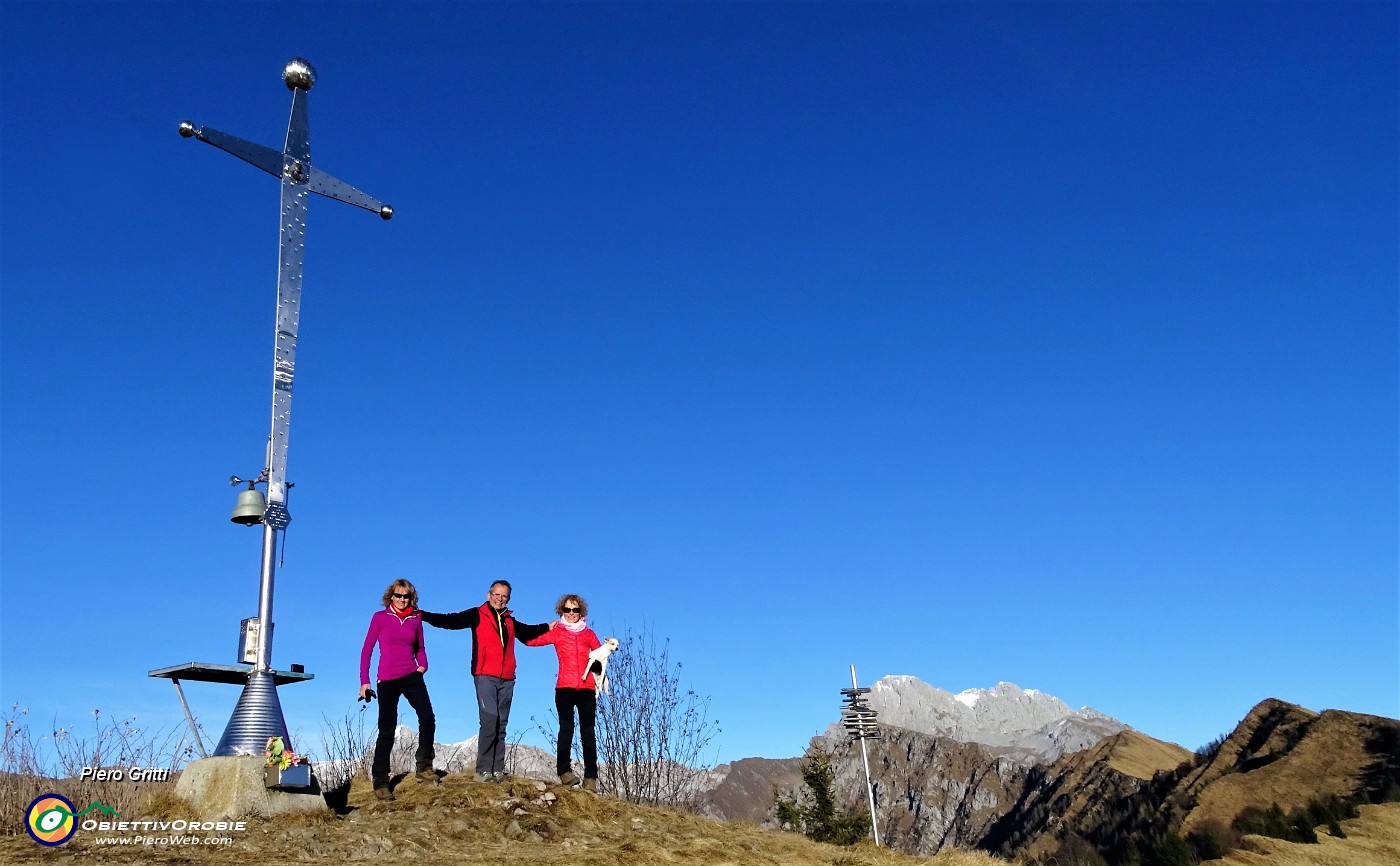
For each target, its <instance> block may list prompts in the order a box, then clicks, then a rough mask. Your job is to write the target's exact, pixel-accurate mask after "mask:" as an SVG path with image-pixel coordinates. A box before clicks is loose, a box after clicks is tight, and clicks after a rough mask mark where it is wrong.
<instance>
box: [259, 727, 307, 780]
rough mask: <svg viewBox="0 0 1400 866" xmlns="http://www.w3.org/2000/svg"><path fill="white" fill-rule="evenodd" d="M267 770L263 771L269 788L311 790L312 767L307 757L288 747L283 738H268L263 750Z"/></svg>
mask: <svg viewBox="0 0 1400 866" xmlns="http://www.w3.org/2000/svg"><path fill="white" fill-rule="evenodd" d="M263 758H264V759H265V764H266V769H264V770H263V783H264V785H265V786H266V787H268V788H278V789H288V788H298V789H300V788H309V787H311V765H310V764H309V763H307V760H306V756H305V755H298V754H297V753H296V752H293V751H292V750H291V749H288V748H287V747H286V744H285V743H283V742H282V738H281V737H268V738H267V746H266V747H264V748H263Z"/></svg>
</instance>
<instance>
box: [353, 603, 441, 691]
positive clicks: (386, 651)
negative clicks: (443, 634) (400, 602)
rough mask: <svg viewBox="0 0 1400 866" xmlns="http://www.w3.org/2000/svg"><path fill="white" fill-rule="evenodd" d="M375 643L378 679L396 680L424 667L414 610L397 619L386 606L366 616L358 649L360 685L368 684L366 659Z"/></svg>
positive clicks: (424, 653)
mask: <svg viewBox="0 0 1400 866" xmlns="http://www.w3.org/2000/svg"><path fill="white" fill-rule="evenodd" d="M376 643H377V644H379V676H378V677H377V679H378V680H380V681H384V680H396V679H398V678H399V677H406V676H408V675H409V674H411V673H413V672H414V671H416V670H418V669H419V668H423V670H425V671H426V670H427V669H428V650H427V647H425V646H424V644H423V620H422V618H421V617H419V616H418V611H416V610H415V611H413V613H411V614H409V615H408V616H407V617H405V618H403V619H399V616H398V614H396V613H393V612H392V611H390V610H389V608H387V607H386V608H384V609H383V610H381V611H379V612H378V613H376V614H375V615H374V616H372V617H370V618H369V631H368V632H366V634H365V645H364V646H363V647H362V648H361V649H360V685H369V659H370V655H371V654H373V652H374V645H375V644H376Z"/></svg>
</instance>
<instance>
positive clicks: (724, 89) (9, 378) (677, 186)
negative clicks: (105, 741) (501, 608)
mask: <svg viewBox="0 0 1400 866" xmlns="http://www.w3.org/2000/svg"><path fill="white" fill-rule="evenodd" d="M0 15H3V19H2V20H0V25H3V26H2V27H0V32H3V36H0V40H3V45H2V46H0V47H3V51H0V69H3V110H2V111H0V123H2V124H3V139H2V140H0V154H3V164H0V172H2V173H3V189H2V190H0V192H3V204H4V213H3V217H0V219H3V249H0V267H3V353H4V354H3V363H4V367H3V376H4V378H3V449H4V450H3V515H2V516H3V580H4V585H3V593H0V604H3V620H2V622H3V638H0V650H3V678H0V699H3V703H4V705H5V706H6V707H8V706H9V705H10V704H11V703H13V702H15V701H18V702H20V703H21V704H22V705H24V706H28V707H30V708H31V718H34V719H37V720H38V722H40V723H41V726H42V724H43V723H46V722H47V721H48V720H49V719H51V718H56V719H57V720H58V721H59V723H60V724H73V723H77V722H81V721H82V720H83V718H84V717H85V716H86V714H88V713H89V712H90V711H91V710H92V709H93V708H95V707H97V708H101V709H102V710H103V711H104V712H106V713H113V714H117V713H122V714H128V713H136V714H137V716H138V719H140V720H142V721H144V722H145V723H146V724H148V725H151V726H156V725H175V724H179V723H180V721H181V717H180V715H179V709H178V704H177V702H176V700H175V696H174V694H173V691H172V690H171V688H170V686H169V685H168V684H167V683H166V682H164V681H158V680H151V679H148V678H147V677H146V672H147V671H148V670H151V669H154V668H158V667H163V666H167V665H171V664H176V663H179V662H184V661H207V662H232V660H233V655H234V651H235V648H236V643H237V629H238V621H239V620H240V619H242V618H243V617H247V616H252V615H255V613H256V607H257V583H258V580H257V578H258V532H257V531H256V530H250V529H245V528H242V527H238V526H235V525H233V524H231V523H229V522H228V513H229V510H230V509H231V508H232V506H233V503H234V498H235V491H234V490H232V489H230V488H229V487H228V486H227V485H226V483H225V479H227V478H228V476H230V475H232V474H238V475H244V476H247V475H249V474H255V473H256V472H257V471H258V469H259V467H260V466H261V463H262V457H263V445H264V442H265V439H266V436H267V430H268V416H269V400H270V394H271V389H270V377H271V356H272V337H273V334H272V327H273V310H274V305H275V276H276V226H277V207H278V205H277V200H278V190H277V183H276V181H275V180H274V179H273V178H271V177H269V176H267V175H265V174H263V173H261V172H259V171H257V170H255V169H253V168H252V167H250V166H248V165H246V164H244V163H242V162H240V161H238V160H236V159H234V158H233V157H231V156H229V155H227V154H225V153H222V152H220V151H218V150H216V149H214V148H211V147H209V146H207V145H204V144H200V143H198V142H193V141H186V140H183V139H181V138H180V137H179V136H178V135H177V134H176V127H177V124H178V123H179V121H181V120H183V119H190V120H193V121H195V122H196V123H200V124H206V125H208V126H211V127H214V128H217V129H220V130H223V131H226V132H229V133H232V134H234V135H237V136H240V137H243V138H246V139H250V140H253V141H256V142H259V143H262V144H266V145H270V146H273V147H279V146H280V145H281V142H282V138H283V136H284V134H285V129H286V121H287V112H288V106H289V104H290V99H289V96H288V92H287V90H286V88H285V87H284V86H283V84H282V82H281V79H280V72H281V69H282V66H283V64H284V63H285V62H286V60H287V59H288V58H290V57H294V56H304V57H306V58H308V59H310V61H311V62H312V63H313V64H314V65H315V67H316V68H317V70H318V72H319V74H320V80H319V82H318V84H317V85H316V87H315V89H313V90H312V91H311V94H310V107H311V141H312V158H313V162H314V163H315V164H316V165H318V166H319V167H321V168H323V169H325V170H327V171H329V172H330V173H332V174H334V175H336V176H338V177H340V178H342V179H343V180H345V181H347V182H349V183H352V184H354V185H356V186H358V187H360V188H361V189H363V190H365V191H366V192H369V193H370V194H372V195H375V196H377V197H379V198H382V199H383V200H385V201H387V202H389V203H391V204H392V205H393V206H394V207H395V209H396V212H397V216H396V217H395V218H394V219H393V220H392V221H391V222H389V223H384V222H382V221H381V220H379V219H378V218H377V217H375V216H374V215H372V214H369V213H367V212H365V211H361V210H357V209H355V208H351V207H348V206H346V205H343V204H340V203H337V202H332V201H329V200H326V199H321V198H313V199H312V201H311V203H310V214H309V229H308V249H307V255H306V278H305V292H304V296H303V306H302V324H301V342H300V346H299V352H298V366H297V390H296V399H295V402H294V404H293V405H294V412H293V416H292V428H291V440H290V441H291V448H290V456H289V477H290V479H291V480H292V481H294V482H295V483H296V485H297V486H296V490H295V491H294V493H293V496H292V500H291V511H292V514H293V517H294V522H293V524H292V527H291V531H290V535H289V538H288V539H287V547H286V566H285V568H284V569H283V570H281V571H279V573H278V583H277V596H276V622H277V630H278V631H277V642H276V646H275V649H274V655H273V660H274V663H275V664H276V665H277V666H279V667H285V666H286V665H287V664H288V663H291V662H301V663H303V664H305V665H306V667H307V669H308V670H309V671H311V672H313V673H315V674H316V679H315V681H314V682H312V683H309V684H305V685H298V686H294V687H290V688H287V689H284V690H283V692H282V700H283V704H284V707H285V710H286V714H287V717H288V721H289V724H290V725H291V727H292V729H293V731H294V732H300V734H301V742H300V743H299V745H301V746H302V748H304V749H311V750H312V751H314V750H315V748H316V745H317V743H316V739H315V736H314V732H315V731H316V729H317V728H318V727H319V726H320V724H321V717H322V714H325V715H328V716H330V717H332V718H335V717H337V716H339V715H341V714H342V713H343V712H344V711H345V710H346V709H347V708H350V707H352V706H354V703H353V702H354V697H355V693H356V685H357V684H356V679H357V677H356V664H357V657H358V652H359V646H360V642H361V640H362V638H363V635H364V630H365V626H366V624H367V622H368V618H369V616H370V614H371V613H372V612H373V610H374V609H375V606H376V604H377V602H378V598H379V595H380V593H381V592H382V590H383V588H384V586H385V585H386V584H387V583H388V582H389V581H390V580H391V579H393V578H396V577H407V578H409V579H411V580H413V581H414V582H415V583H416V584H417V585H418V587H419V588H420V590H421V592H422V596H423V600H424V605H425V606H426V607H428V608H429V609H437V610H457V609H461V608H465V607H469V606H474V605H476V604H478V603H480V602H481V601H483V600H484V598H485V593H486V586H487V584H488V583H489V582H490V581H491V580H492V579H495V578H506V579H509V580H511V581H512V582H513V583H514V584H515V587H516V593H515V600H514V604H513V607H514V608H515V610H516V611H517V613H518V614H519V616H520V617H521V618H522V619H524V620H526V621H540V620H543V619H546V618H547V617H548V616H549V615H550V608H551V605H552V603H553V600H554V598H555V597H556V596H557V595H558V594H559V593H561V592H564V591H573V592H578V593H582V594H583V595H584V596H586V597H587V598H588V600H589V601H590V603H591V604H592V606H593V609H594V616H593V620H594V622H595V625H596V626H597V628H598V630H599V631H600V633H603V634H612V633H615V632H617V631H620V630H621V629H622V627H623V626H624V624H631V625H634V626H636V625H641V624H643V623H647V624H649V625H650V627H651V628H652V629H654V631H655V632H656V633H657V634H659V635H662V636H665V637H669V638H670V640H671V648H672V652H673V655H674V657H675V658H677V659H679V660H681V661H682V662H683V663H684V665H685V666H684V674H685V676H686V678H687V679H688V681H689V682H690V683H691V684H693V686H694V688H695V689H696V690H697V691H699V692H701V693H703V694H708V695H711V696H712V698H713V713H714V715H715V716H716V717H717V718H718V719H719V720H720V722H721V725H722V728H723V734H722V735H721V737H720V738H719V740H718V744H719V751H718V753H717V756H718V757H719V759H721V760H730V759H734V758H739V757H744V756H748V755H766V756H785V755H795V754H798V753H800V752H801V750H802V749H803V747H804V745H805V743H806V740H807V738H808V737H809V736H810V735H812V734H813V733H815V732H817V731H819V730H820V729H822V728H824V726H825V725H826V724H827V723H828V722H830V721H832V720H834V719H835V717H836V712H837V707H838V703H839V694H838V689H840V688H841V687H842V686H844V685H848V683H849V681H848V670H847V666H848V665H849V664H852V663H854V664H856V665H857V666H858V669H859V672H860V674H861V679H862V680H864V681H866V682H869V681H871V680H874V679H876V678H877V677H879V676H882V675H885V674H912V675H914V676H917V677H919V678H921V679H923V680H925V681H927V682H929V683H931V684H933V685H935V686H938V687H941V688H945V689H949V690H951V691H954V692H956V691H961V690H963V689H966V688H973V687H990V686H992V685H993V684H995V683H996V682H998V681H1001V680H1006V681H1011V682H1015V683H1017V684H1019V685H1021V686H1022V687H1025V688H1036V689H1040V690H1042V691H1045V692H1049V693H1050V694H1053V695H1056V696H1058V697H1060V698H1062V699H1064V700H1065V701H1067V702H1069V703H1070V704H1071V705H1074V706H1081V705H1090V706H1093V707H1095V708H1096V709H1099V710H1101V711H1103V712H1106V713H1108V714H1110V715H1113V716H1115V717H1117V718H1119V719H1121V720H1123V721H1124V722H1126V723H1128V724H1130V725H1132V726H1134V727H1136V728H1138V729H1140V730H1142V731H1145V732H1147V733H1149V734H1152V735H1154V736H1157V737H1160V738H1163V739H1167V740H1172V741H1175V742H1179V743H1181V744H1183V745H1185V746H1187V747H1195V746H1197V745H1200V744H1202V743H1204V742H1206V741H1208V740H1210V739H1211V738H1212V737H1214V736H1215V735H1217V734H1219V733H1221V732H1223V731H1226V730H1229V729H1230V728H1231V727H1233V725H1234V724H1235V723H1236V722H1237V721H1238V720H1239V719H1240V718H1241V717H1242V716H1243V715H1244V714H1245V713H1246V712H1247V711H1248V710H1249V709H1250V708H1251V707H1252V706H1253V705H1254V704H1255V703H1257V702H1258V701H1260V700H1262V699H1264V698H1267V697H1278V698H1282V699H1284V700H1287V701H1293V702H1296V703H1299V704H1302V705H1304V706H1307V707H1310V708H1313V709H1318V710H1320V709H1323V708H1327V707H1337V708H1343V709H1349V710H1356V711H1362V712H1369V713H1378V714H1383V715H1389V716H1396V715H1400V703H1398V702H1397V691H1400V673H1398V672H1397V655H1400V639H1397V619H1400V605H1398V604H1397V369H1398V366H1397V253H1396V249H1397V153H1400V144H1398V143H1397V80H1398V79H1397V53H1398V52H1397V33H1400V27H1398V26H1397V7H1396V6H1395V4H1394V3H1373V4H1365V3H1345V2H1336V3H1330V2H1329V3H1297V4H1295V3H1255V4H1251V3H1136V4H1088V3H1031V4H996V3H932V2H930V3H910V4H888V3H871V4H850V3H785V4H743V3H628V4H586V3H566V4H550V5H543V4H529V3H509V4H472V3H460V4H458V3H451V4H449V3H434V4H426V3H425V4H369V3H363V4H326V5H316V4H292V5H288V4H286V3H246V2H245V3H218V4H212V3H182V4H177V3H161V4H135V3H120V4H118V3H100V4H81V3H20V2H12V0H7V2H5V3H4V5H3V6H0ZM429 650H430V654H431V659H432V669H431V671H430V674H429V686H430V689H431V692H432V697H433V700H434V702H435V704H436V705H437V708H438V718H439V734H440V739H442V740H444V741H453V740H461V739H465V738H467V737H468V736H470V735H471V734H473V733H475V730H476V713H475V709H474V706H473V703H472V701H471V700H470V697H469V696H470V693H471V692H470V686H469V682H468V678H467V671H466V655H467V653H468V651H469V644H468V642H467V639H466V637H465V635H464V634H461V633H448V632H441V631H435V632H430V633H429ZM522 654H523V657H524V658H523V664H522V674H521V682H520V685H519V688H518V691H517V704H516V710H515V714H514V718H513V723H514V724H513V727H514V728H515V729H516V730H525V729H527V728H529V727H530V722H529V717H530V716H531V715H532V714H534V715H537V716H540V717H542V716H543V715H544V712H545V708H546V707H548V706H551V703H550V701H551V687H552V681H551V678H552V671H553V666H554V662H553V656H552V654H551V653H549V652H548V651H522ZM188 692H189V696H190V698H191V701H192V703H193V704H194V707H195V710H196V711H197V712H198V713H199V714H200V716H201V719H202V720H203V721H204V723H205V725H206V727H207V728H208V729H209V732H210V734H211V736H212V737H213V738H215V739H217V737H218V735H219V733H220V732H221V731H222V729H223V724H224V722H225V721H226V720H227V718H228V713H229V711H230V709H231V708H232V705H233V702H234V700H235V698H236V696H237V690H236V689H235V688H233V687H228V686H214V685H198V684H191V685H190V686H189V687H188Z"/></svg>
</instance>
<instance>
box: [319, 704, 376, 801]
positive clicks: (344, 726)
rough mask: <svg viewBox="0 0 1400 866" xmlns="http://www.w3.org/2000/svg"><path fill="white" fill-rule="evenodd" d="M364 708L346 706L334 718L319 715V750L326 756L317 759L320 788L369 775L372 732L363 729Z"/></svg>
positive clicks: (343, 784)
mask: <svg viewBox="0 0 1400 866" xmlns="http://www.w3.org/2000/svg"><path fill="white" fill-rule="evenodd" d="M366 709H368V707H367V706H364V707H360V709H359V710H358V711H356V710H346V711H345V715H344V716H342V717H340V718H339V719H334V720H333V719H331V718H330V717H329V716H326V715H324V714H323V715H322V716H321V754H322V755H324V756H325V760H322V761H316V762H315V769H316V778H318V779H320V781H321V789H322V790H325V791H335V790H339V789H340V788H341V787H344V786H346V785H349V784H350V782H351V781H352V780H353V779H354V778H355V777H356V776H359V775H364V776H365V777H366V778H368V777H369V771H370V764H371V763H372V762H373V759H374V756H373V753H372V751H371V750H372V749H373V747H374V736H375V735H374V734H372V733H370V732H369V731H367V730H365V727H366V726H365V710H366ZM375 730H376V731H377V728H376V729H375Z"/></svg>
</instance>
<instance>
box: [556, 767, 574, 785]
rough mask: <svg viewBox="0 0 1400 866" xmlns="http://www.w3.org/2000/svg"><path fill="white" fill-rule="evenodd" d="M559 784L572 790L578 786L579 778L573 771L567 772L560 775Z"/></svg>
mask: <svg viewBox="0 0 1400 866" xmlns="http://www.w3.org/2000/svg"><path fill="white" fill-rule="evenodd" d="M559 784H561V785H568V786H569V787H570V788H572V787H573V786H574V785H576V784H578V776H575V775H574V771H573V770H565V771H564V772H562V773H560V774H559Z"/></svg>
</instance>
